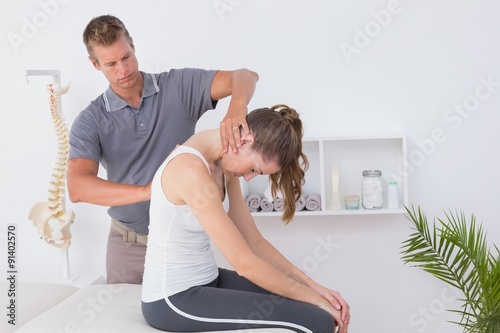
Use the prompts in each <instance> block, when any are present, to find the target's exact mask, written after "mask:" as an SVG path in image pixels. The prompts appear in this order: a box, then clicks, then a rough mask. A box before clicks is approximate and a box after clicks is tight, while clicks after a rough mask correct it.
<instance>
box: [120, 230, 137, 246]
mask: <svg viewBox="0 0 500 333" xmlns="http://www.w3.org/2000/svg"><path fill="white" fill-rule="evenodd" d="M124 231H125V233H124V234H123V240H124V241H126V242H129V243H136V242H137V234H136V233H135V231H133V230H124Z"/></svg>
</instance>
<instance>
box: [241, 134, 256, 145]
mask: <svg viewBox="0 0 500 333" xmlns="http://www.w3.org/2000/svg"><path fill="white" fill-rule="evenodd" d="M254 141H255V138H254V136H253V134H252V133H244V134H243V135H242V136H241V144H242V145H245V144H249V145H252V144H253V142H254Z"/></svg>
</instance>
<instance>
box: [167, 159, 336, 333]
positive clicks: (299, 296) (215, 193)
mask: <svg viewBox="0 0 500 333" xmlns="http://www.w3.org/2000/svg"><path fill="white" fill-rule="evenodd" d="M172 179H175V182H172ZM174 183H175V184H174ZM162 187H163V191H164V194H165V195H166V197H167V198H168V199H169V200H170V201H171V202H174V203H176V204H187V205H188V206H189V207H190V208H191V209H192V210H193V213H194V214H195V216H196V218H197V219H198V221H199V222H200V224H201V225H202V226H203V228H204V230H205V231H206V232H207V234H208V235H209V237H210V239H211V240H212V241H213V243H214V244H215V245H216V246H217V247H218V248H219V250H220V251H221V252H222V254H223V255H224V256H225V258H226V259H227V260H228V262H229V263H230V264H231V265H232V267H233V268H234V269H235V270H236V272H237V273H238V274H239V275H241V276H243V277H245V278H247V279H248V280H250V281H252V282H253V283H255V284H257V285H259V286H260V287H262V288H264V289H266V290H268V291H270V292H272V293H275V294H277V295H281V296H283V297H287V298H290V299H294V300H297V301H301V302H306V303H310V304H313V305H316V306H318V307H321V308H323V309H325V310H326V311H328V312H329V313H330V314H331V315H332V316H333V317H334V318H335V320H336V321H337V322H338V323H339V326H340V327H344V324H343V322H342V321H341V318H340V312H339V311H338V310H336V309H334V308H333V307H332V306H331V304H330V303H329V302H328V301H327V300H326V299H325V298H324V297H322V296H321V295H320V294H319V293H317V292H316V291H314V290H313V289H312V288H310V287H308V286H307V285H305V284H302V283H298V282H297V281H296V280H294V279H292V278H290V277H289V276H287V275H286V274H283V272H281V271H280V270H279V269H277V268H276V267H274V266H273V265H272V264H271V263H269V262H268V261H267V260H264V259H263V258H261V257H260V256H258V255H256V254H255V253H254V251H253V250H252V249H251V248H250V246H249V245H248V243H247V242H246V240H245V238H244V237H243V235H242V233H241V232H240V231H239V230H238V228H237V227H236V226H235V224H234V223H233V222H232V221H231V219H230V218H229V216H228V214H226V212H225V211H224V208H223V205H222V198H221V192H220V189H219V187H218V186H217V185H216V183H215V182H214V181H213V179H212V177H211V176H210V174H209V173H208V170H207V168H206V166H205V165H204V163H203V162H202V161H201V160H200V159H199V158H197V157H196V156H194V155H190V154H183V155H179V156H177V157H176V158H174V159H173V160H172V161H171V162H170V163H169V164H168V165H167V167H166V168H165V170H164V172H163V174H162ZM339 332H344V331H339Z"/></svg>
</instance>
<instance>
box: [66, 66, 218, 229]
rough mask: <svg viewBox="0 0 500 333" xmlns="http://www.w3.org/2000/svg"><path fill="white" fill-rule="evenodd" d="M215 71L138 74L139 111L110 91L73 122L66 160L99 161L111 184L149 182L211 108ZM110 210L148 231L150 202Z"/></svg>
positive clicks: (129, 225) (109, 210)
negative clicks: (139, 90) (142, 81)
mask: <svg viewBox="0 0 500 333" xmlns="http://www.w3.org/2000/svg"><path fill="white" fill-rule="evenodd" d="M141 73H142V72H141ZM215 73H216V71H205V70H201V69H177V70H170V71H169V72H164V73H160V74H147V73H142V75H143V78H144V85H143V90H142V100H141V103H140V106H139V108H138V109H135V108H133V107H131V106H130V105H128V104H127V103H126V102H125V101H124V100H122V99H121V98H120V97H119V96H118V95H116V94H115V93H114V91H113V90H112V89H111V87H109V88H108V89H107V90H106V91H105V92H104V93H103V94H102V95H100V96H99V97H98V98H96V99H95V100H94V101H92V102H91V103H90V105H89V106H88V107H87V108H86V109H85V110H83V111H82V112H81V113H80V114H79V115H78V117H77V118H76V119H75V121H74V122H73V125H72V127H71V133H70V140H69V143H70V153H69V159H72V158H87V159H91V160H94V161H96V162H98V163H101V164H102V165H103V167H104V168H105V169H106V173H107V179H108V180H110V181H112V182H117V183H124V184H138V185H145V184H148V183H149V182H150V181H151V180H152V179H153V176H154V174H155V172H156V170H157V169H158V167H159V166H160V165H161V163H162V162H163V161H164V160H165V158H166V157H167V156H168V154H169V153H170V152H171V151H172V149H173V148H174V147H175V146H176V145H177V144H181V143H183V142H184V141H186V140H187V139H188V138H189V137H190V136H191V135H193V134H194V131H195V128H196V122H197V121H198V119H199V118H200V117H201V116H202V115H203V114H204V113H205V111H207V110H211V109H213V108H215V104H216V103H215V102H213V101H212V99H211V97H210V91H211V86H212V80H213V78H214V75H215ZM108 212H109V215H110V216H111V217H113V218H114V219H117V220H119V221H122V222H124V223H126V224H127V226H128V227H129V228H131V229H133V230H135V231H136V232H139V233H143V234H147V233H148V224H149V201H146V202H140V203H136V204H130V205H124V206H116V207H110V208H109V209H108Z"/></svg>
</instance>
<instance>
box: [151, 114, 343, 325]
mask: <svg viewBox="0 0 500 333" xmlns="http://www.w3.org/2000/svg"><path fill="white" fill-rule="evenodd" d="M247 123H248V127H249V130H250V133H249V134H247V133H241V138H242V146H241V148H240V149H239V151H238V152H237V153H233V152H232V151H229V152H227V153H224V150H223V147H222V145H221V142H220V136H219V131H217V130H209V131H204V132H199V133H197V134H195V135H194V136H192V137H191V138H190V139H189V140H188V141H186V142H185V143H184V144H183V145H182V146H179V147H177V148H176V149H175V150H174V151H173V152H172V153H171V154H170V156H169V157H168V158H167V159H166V160H165V162H164V163H163V164H162V165H161V166H160V168H159V169H158V171H157V173H156V175H155V177H154V179H153V183H152V190H151V207H150V216H151V221H150V226H149V236H148V245H147V252H146V263H145V272H144V278H143V291H142V311H143V314H144V317H145V319H146V321H147V322H148V323H149V324H150V325H151V326H153V327H156V328H158V329H161V330H166V331H176V332H181V331H184V332H197V331H214V330H235V329H245V328H263V327H280V328H288V329H291V330H293V331H296V332H318V333H319V332H322V333H332V332H334V331H335V327H338V332H341V333H346V332H347V326H348V323H349V317H350V313H349V306H348V305H347V303H346V302H345V301H344V299H343V298H342V297H341V296H340V294H339V293H338V292H335V291H333V290H330V289H328V288H325V287H323V286H320V285H319V284H317V283H316V282H314V281H313V280H312V279H311V278H309V277H308V276H306V275H305V274H304V273H303V272H302V271H300V270H299V269H298V268H297V267H295V266H294V265H293V264H292V263H290V262H289V261H288V260H287V259H286V258H284V257H283V255H281V254H280V253H279V252H278V251H277V250H276V249H275V248H274V247H273V246H272V245H271V244H270V243H269V242H268V241H266V240H265V239H264V238H263V237H262V235H261V234H260V232H259V231H258V229H257V227H256V225H255V223H254V221H253V218H252V216H251V214H250V212H249V209H248V206H247V205H246V202H245V200H244V198H243V195H242V192H241V188H240V181H239V177H244V178H245V180H246V181H249V180H250V179H252V178H253V177H255V176H257V175H270V179H271V184H272V190H273V191H274V193H276V191H280V192H281V193H282V195H283V196H284V198H285V203H284V212H283V219H284V220H285V222H288V221H290V219H291V218H292V217H293V214H294V212H295V201H296V200H297V198H299V197H300V195H301V186H302V183H303V181H304V170H303V169H302V168H301V162H302V166H303V167H304V168H307V163H308V162H307V157H306V156H305V155H304V154H303V152H302V134H303V128H302V122H301V120H300V119H299V116H298V113H297V112H296V111H295V110H293V109H291V108H289V107H287V106H286V105H277V106H274V107H272V108H270V109H269V108H262V109H257V110H254V111H252V112H250V113H249V114H248V116H247ZM234 130H235V131H236V130H240V128H238V127H235V128H234ZM226 195H227V196H228V199H229V210H228V212H227V213H226V211H225V210H224V207H223V204H222V203H223V201H224V198H225V196H226ZM211 242H213V243H214V244H215V245H216V246H217V247H218V248H219V250H220V251H221V253H222V254H223V255H224V257H225V258H226V259H227V260H228V262H229V263H230V264H231V265H232V267H233V268H234V269H235V271H231V270H225V269H219V268H218V267H217V264H216V262H215V258H214V255H213V253H212V251H211V249H210V243H211Z"/></svg>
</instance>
